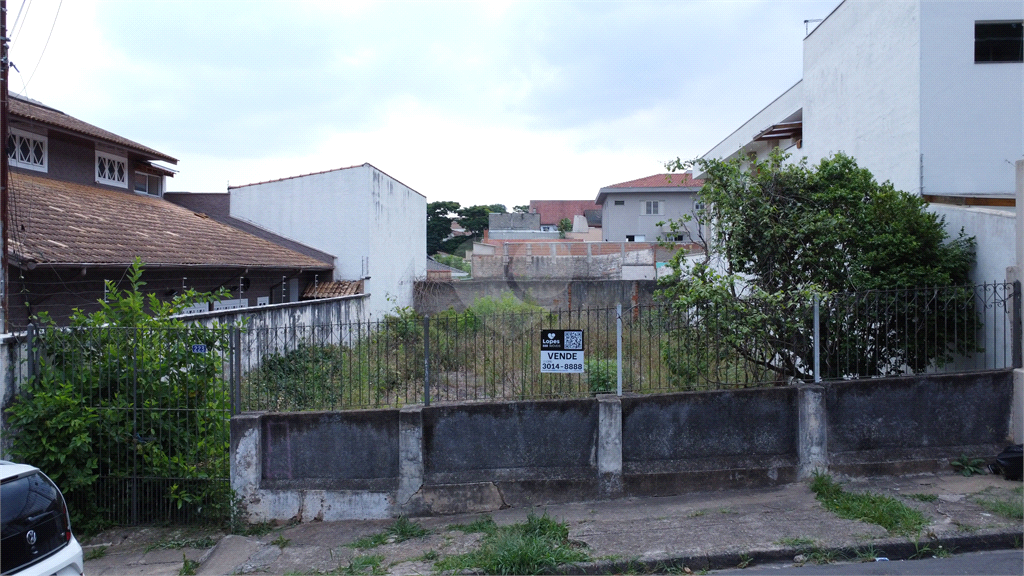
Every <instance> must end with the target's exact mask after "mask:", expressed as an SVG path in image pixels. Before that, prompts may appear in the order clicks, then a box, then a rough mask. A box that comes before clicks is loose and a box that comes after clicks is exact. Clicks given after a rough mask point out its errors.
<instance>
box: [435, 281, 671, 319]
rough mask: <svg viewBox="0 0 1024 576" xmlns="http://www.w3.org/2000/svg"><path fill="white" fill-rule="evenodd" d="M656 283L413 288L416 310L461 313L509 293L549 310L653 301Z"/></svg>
mask: <svg viewBox="0 0 1024 576" xmlns="http://www.w3.org/2000/svg"><path fill="white" fill-rule="evenodd" d="M656 289H657V283H656V282H654V281H652V280H636V281H626V280H572V281H558V280H520V281H507V280H504V279H501V280H478V279H473V280H463V281H461V282H421V283H417V287H416V306H415V308H416V311H417V312H419V313H421V314H437V313H438V312H444V311H445V310H448V309H449V308H454V309H455V310H457V311H459V312H461V311H463V310H465V309H466V308H468V307H470V306H471V305H472V304H473V302H475V301H476V300H477V299H479V298H485V297H491V298H496V299H500V298H501V297H502V296H503V295H504V294H506V293H511V294H513V295H514V296H515V297H516V298H518V299H519V300H522V301H524V302H530V303H533V304H537V305H538V306H542V307H544V308H547V309H549V310H576V309H580V308H614V307H615V305H616V304H619V303H621V304H622V305H623V306H624V307H628V306H630V305H633V304H640V305H645V306H646V305H650V304H653V303H654V291H655V290H656Z"/></svg>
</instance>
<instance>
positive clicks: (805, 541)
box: [775, 538, 814, 548]
mask: <svg viewBox="0 0 1024 576" xmlns="http://www.w3.org/2000/svg"><path fill="white" fill-rule="evenodd" d="M775 543H776V544H778V545H780V546H789V547H791V548H804V547H807V546H814V539H813V538H783V539H781V540H777V541H776V542H775Z"/></svg>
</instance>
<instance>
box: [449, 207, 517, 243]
mask: <svg viewBox="0 0 1024 576" xmlns="http://www.w3.org/2000/svg"><path fill="white" fill-rule="evenodd" d="M491 212H496V213H498V214H505V213H506V212H507V211H506V210H505V205H504V204H490V205H476V206H468V207H466V208H460V209H459V224H461V225H462V227H463V228H465V229H466V231H467V232H470V233H472V234H473V237H474V238H480V237H482V236H483V235H484V230H486V229H487V227H488V226H489V225H490V222H489V219H490V217H489V215H490V214H491Z"/></svg>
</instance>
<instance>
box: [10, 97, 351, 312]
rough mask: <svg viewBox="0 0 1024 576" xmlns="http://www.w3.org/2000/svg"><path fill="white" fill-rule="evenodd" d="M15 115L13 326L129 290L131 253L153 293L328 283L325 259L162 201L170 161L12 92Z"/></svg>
mask: <svg viewBox="0 0 1024 576" xmlns="http://www.w3.org/2000/svg"><path fill="white" fill-rule="evenodd" d="M9 117H10V135H9V137H8V142H7V150H8V161H9V166H10V171H9V189H10V196H9V210H8V214H7V220H6V222H5V224H6V225H5V228H6V232H7V241H8V270H7V272H8V278H9V284H8V286H6V287H5V288H6V289H7V293H6V296H7V299H8V302H9V311H8V315H9V316H8V318H7V322H6V325H5V326H4V329H5V330H6V331H13V330H19V329H22V328H24V327H25V326H26V325H27V323H28V322H29V321H30V320H31V319H32V318H33V317H34V316H35V315H37V314H39V313H41V312H47V313H49V314H50V316H51V317H53V318H54V319H56V320H58V322H60V321H63V320H65V319H66V318H67V317H68V315H69V314H70V313H71V311H72V309H73V308H79V309H82V310H83V311H86V312H88V311H91V310H95V309H96V308H98V306H99V305H98V303H97V302H98V301H99V300H102V298H103V297H104V293H105V284H104V281H105V280H112V281H114V282H116V283H122V284H121V285H122V286H124V284H123V280H124V273H125V270H126V269H127V267H128V266H129V265H130V264H131V262H132V261H133V259H134V258H136V257H139V258H141V259H142V261H143V262H144V263H145V270H146V271H145V275H144V277H143V279H144V281H145V282H146V286H145V287H144V290H145V291H146V292H150V293H154V294H156V295H157V296H159V297H160V298H171V297H173V296H174V295H175V294H178V293H181V292H182V291H183V290H186V289H195V290H198V291H204V292H205V291H212V290H216V289H218V288H225V289H227V290H229V291H230V293H231V296H230V298H228V299H227V300H226V301H223V302H221V303H219V304H217V305H216V306H217V307H242V306H252V305H258V304H264V303H273V302H281V301H296V300H298V299H299V297H300V295H301V292H302V290H304V289H305V288H306V286H307V285H310V284H315V283H317V282H318V281H319V282H325V281H329V280H332V270H333V263H332V258H331V257H330V256H329V255H326V254H322V253H317V252H310V251H306V253H300V252H298V251H296V250H293V249H289V248H287V247H284V246H282V245H281V244H280V243H278V242H274V241H271V240H269V239H267V238H260V237H257V236H255V235H253V234H249V233H247V232H244V231H242V230H240V229H238V228H236V227H232V226H229V225H227V224H224V223H221V222H218V221H216V220H214V219H212V218H210V217H209V216H207V215H206V214H204V213H201V212H197V211H193V210H190V209H188V208H184V207H182V206H178V205H175V204H173V203H171V202H168V201H166V200H165V199H163V194H164V190H165V187H166V186H165V182H166V179H167V178H169V177H172V176H173V175H174V171H173V170H172V169H171V168H169V167H168V166H167V165H168V164H171V165H173V164H176V163H177V160H176V159H175V158H173V157H171V156H169V155H167V154H164V153H162V152H159V151H157V150H154V149H152V148H149V147H147V146H143V145H142V144H139V143H137V142H133V141H131V140H129V139H127V138H124V137H122V136H119V135H117V134H113V133H111V132H108V131H106V130H103V129H101V128H98V127H96V126H93V125H91V124H88V123H86V122H83V121H81V120H78V119H77V118H74V117H72V116H69V115H67V114H64V113H63V112H60V111H58V110H55V109H53V108H50V107H48V106H45V105H44V104H42V103H40V102H36V101H34V100H29V99H27V98H23V97H20V96H17V95H13V94H12V95H11V97H10V114H9Z"/></svg>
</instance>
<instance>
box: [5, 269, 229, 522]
mask: <svg viewBox="0 0 1024 576" xmlns="http://www.w3.org/2000/svg"><path fill="white" fill-rule="evenodd" d="M141 276H142V263H141V261H138V260H136V262H135V263H134V264H133V265H132V267H131V268H130V270H129V272H128V279H129V281H130V284H131V288H130V289H129V290H120V289H118V288H117V287H116V286H115V285H114V284H113V283H112V282H108V283H107V293H108V294H107V301H106V302H102V303H101V304H102V308H101V309H100V310H99V311H97V312H95V313H92V314H89V315H85V314H83V313H81V312H80V311H77V310H76V311H75V312H74V314H73V315H72V316H71V319H70V326H69V327H67V328H60V327H57V326H56V324H55V323H54V322H53V321H52V320H51V319H50V318H49V317H47V316H42V317H40V318H39V321H40V323H41V326H42V328H41V329H40V332H39V336H38V338H37V339H36V340H35V341H34V342H32V343H30V346H31V347H32V349H33V353H34V355H35V356H36V357H37V358H38V361H37V365H36V366H35V367H34V373H35V374H34V377H33V378H32V379H31V380H29V381H28V382H26V383H25V385H24V386H23V387H22V391H21V396H20V397H19V398H18V399H17V400H16V401H15V403H14V404H13V405H12V406H11V407H10V408H9V409H8V412H7V415H8V422H9V423H10V426H11V428H12V430H13V432H14V434H13V441H12V448H11V452H12V454H13V455H14V457H15V458H17V459H19V460H21V461H24V462H26V463H29V464H32V465H34V466H37V467H39V468H40V469H41V470H43V471H45V472H46V473H47V474H48V475H49V476H50V477H51V478H52V479H53V480H54V482H56V483H57V484H58V486H60V488H61V490H62V491H63V492H64V494H65V496H66V497H67V498H68V500H69V503H70V509H71V512H72V519H73V521H74V522H75V523H76V525H78V526H80V527H81V528H80V529H81V530H83V531H84V532H90V531H93V530H97V529H100V528H102V527H103V526H104V524H105V523H125V522H130V521H132V520H139V521H145V520H170V519H175V518H177V519H181V518H192V517H198V518H202V519H206V520H210V521H221V520H224V519H225V518H226V516H227V514H228V513H229V511H230V504H231V498H230V486H229V483H228V482H227V477H228V473H229V463H228V444H229V441H230V437H229V418H230V409H231V402H230V395H229V388H228V384H227V383H226V382H225V381H224V379H223V377H222V360H221V354H223V353H226V351H227V349H228V332H227V330H226V329H223V328H213V329H210V328H206V327H203V326H198V325H186V324H185V323H183V322H182V321H181V320H178V319H175V318H172V316H173V315H174V314H177V313H179V312H180V311H181V310H182V309H183V308H185V307H187V306H191V305H192V304H194V303H195V302H199V301H209V300H211V299H213V298H215V297H216V296H210V295H201V294H197V293H195V292H193V291H189V292H188V293H186V294H183V295H180V296H178V297H177V298H175V299H174V300H173V301H171V302H161V301H160V300H158V299H157V298H156V297H155V296H153V295H150V297H149V299H148V300H147V299H145V298H144V297H143V295H142V293H141V292H140V291H139V290H140V288H141V287H142V286H143V285H144V284H145V283H144V282H142V281H141ZM147 308H148V310H147ZM197 344H198V345H205V346H206V349H207V352H206V353H205V354H203V353H196V352H193V345H197ZM30 357H31V355H30ZM133 495H134V496H135V497H136V498H137V500H136V504H137V506H136V507H135V508H134V510H132V509H130V508H129V503H130V502H132V497H133ZM134 513H137V516H136V515H135V514H134Z"/></svg>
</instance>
